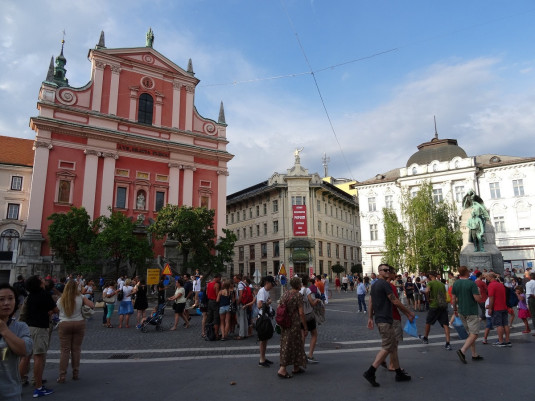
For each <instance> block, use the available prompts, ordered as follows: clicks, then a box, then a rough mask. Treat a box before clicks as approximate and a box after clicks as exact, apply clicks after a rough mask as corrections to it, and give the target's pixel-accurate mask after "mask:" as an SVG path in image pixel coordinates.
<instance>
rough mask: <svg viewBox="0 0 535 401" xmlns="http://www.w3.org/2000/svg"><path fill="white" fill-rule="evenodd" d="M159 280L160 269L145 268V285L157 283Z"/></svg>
mask: <svg viewBox="0 0 535 401" xmlns="http://www.w3.org/2000/svg"><path fill="white" fill-rule="evenodd" d="M159 281H160V269H147V285H152V284H158V282H159Z"/></svg>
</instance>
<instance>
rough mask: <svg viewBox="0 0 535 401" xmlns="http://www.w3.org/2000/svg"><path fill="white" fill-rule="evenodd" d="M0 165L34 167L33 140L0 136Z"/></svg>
mask: <svg viewBox="0 0 535 401" xmlns="http://www.w3.org/2000/svg"><path fill="white" fill-rule="evenodd" d="M0 163H3V164H14V165H18V166H30V167H31V166H33V140H30V139H22V138H13V137H10V136H1V135H0Z"/></svg>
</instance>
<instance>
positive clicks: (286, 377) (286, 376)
mask: <svg viewBox="0 0 535 401" xmlns="http://www.w3.org/2000/svg"><path fill="white" fill-rule="evenodd" d="M277 376H279V377H280V378H281V379H291V378H292V377H293V376H292V375H291V374H289V373H288V372H286V374H285V375H283V374H282V373H278V372H277Z"/></svg>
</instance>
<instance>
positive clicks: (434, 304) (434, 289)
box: [422, 272, 451, 351]
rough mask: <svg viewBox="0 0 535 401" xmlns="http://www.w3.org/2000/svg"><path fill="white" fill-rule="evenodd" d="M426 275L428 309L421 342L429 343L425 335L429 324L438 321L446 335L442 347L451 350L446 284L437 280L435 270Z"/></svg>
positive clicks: (427, 334) (428, 329)
mask: <svg viewBox="0 0 535 401" xmlns="http://www.w3.org/2000/svg"><path fill="white" fill-rule="evenodd" d="M427 275H428V276H429V282H428V283H427V287H426V290H425V296H426V297H427V298H428V299H429V311H428V312H427V318H426V320H425V332H424V336H423V337H422V342H423V343H424V344H429V340H428V339H427V337H428V336H429V332H430V331H431V326H432V325H433V324H435V322H437V321H438V322H439V323H440V325H441V326H442V327H443V328H444V334H445V335H446V345H444V348H445V349H446V350H447V351H451V345H450V328H449V319H448V304H447V302H446V286H445V285H444V284H443V283H442V282H441V281H440V280H438V277H437V273H436V272H429V273H427Z"/></svg>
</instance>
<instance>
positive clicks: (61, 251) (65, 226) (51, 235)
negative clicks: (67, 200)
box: [48, 207, 95, 271]
mask: <svg viewBox="0 0 535 401" xmlns="http://www.w3.org/2000/svg"><path fill="white" fill-rule="evenodd" d="M48 220H52V223H51V224H50V226H49V227H48V239H49V241H50V247H51V248H52V249H53V250H54V253H55V255H56V256H58V257H59V258H60V259H61V261H62V262H63V265H64V267H65V270H67V271H75V270H88V268H87V267H88V266H89V265H87V264H85V262H86V261H87V257H88V255H89V249H90V247H91V244H92V242H93V240H94V239H95V233H94V231H93V228H92V225H91V222H90V217H89V214H87V212H86V210H85V209H84V208H83V207H80V208H77V207H71V209H70V210H69V211H68V212H67V213H54V214H52V215H50V216H48Z"/></svg>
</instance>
